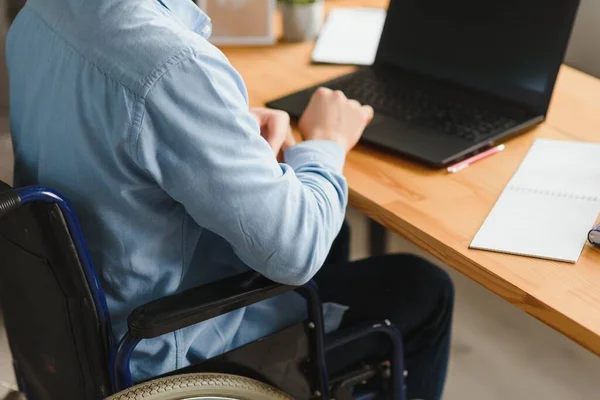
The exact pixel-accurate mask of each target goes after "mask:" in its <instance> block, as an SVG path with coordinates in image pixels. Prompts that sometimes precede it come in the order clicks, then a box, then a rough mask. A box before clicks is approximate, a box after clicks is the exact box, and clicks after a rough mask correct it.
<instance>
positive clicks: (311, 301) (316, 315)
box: [13, 187, 405, 400]
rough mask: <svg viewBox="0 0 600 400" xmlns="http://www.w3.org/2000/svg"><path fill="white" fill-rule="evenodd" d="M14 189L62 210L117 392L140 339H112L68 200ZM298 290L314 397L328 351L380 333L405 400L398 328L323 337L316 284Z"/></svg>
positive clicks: (323, 388)
mask: <svg viewBox="0 0 600 400" xmlns="http://www.w3.org/2000/svg"><path fill="white" fill-rule="evenodd" d="M13 190H14V192H15V193H16V194H17V196H18V197H19V199H20V204H27V203H33V202H43V203H50V204H56V205H58V207H59V208H60V210H61V211H62V214H63V217H64V219H65V221H66V223H67V226H68V228H69V231H70V234H71V237H72V240H73V243H74V245H75V248H76V250H77V253H78V255H79V258H80V263H81V265H82V267H83V270H84V273H85V276H86V279H87V281H88V284H89V286H90V289H91V292H92V297H93V299H94V302H95V304H96V310H97V312H98V319H99V321H100V323H101V324H102V325H103V326H104V327H106V331H107V332H108V333H109V349H108V358H109V359H108V360H107V362H108V368H109V373H110V377H111V383H112V386H113V389H114V390H115V392H118V391H121V390H124V389H127V388H129V387H131V386H133V380H132V377H131V371H130V366H129V364H130V360H131V355H132V353H133V351H134V349H135V347H136V346H137V344H138V343H139V342H140V341H141V339H138V338H134V337H133V336H131V335H130V333H129V332H128V333H126V334H125V336H124V337H123V338H122V339H121V341H120V343H119V345H118V346H116V345H115V340H114V338H112V335H111V332H112V330H111V321H110V314H109V312H108V306H107V303H106V297H105V295H104V290H103V289H102V286H101V284H100V281H99V279H98V274H97V272H96V269H95V267H94V265H93V263H92V260H91V257H90V253H89V250H88V247H87V244H86V241H85V237H84V235H83V232H82V230H81V226H80V224H79V221H78V219H77V215H76V213H75V211H74V210H73V208H72V207H71V206H70V204H69V203H68V202H67V200H65V199H64V198H63V197H62V196H61V195H60V194H59V193H57V192H55V191H53V190H52V189H48V188H44V187H25V188H19V189H13ZM297 291H298V292H299V293H300V294H301V295H303V296H304V297H305V298H306V300H307V302H308V316H309V322H308V326H309V327H310V334H311V335H312V337H311V339H312V343H313V346H312V351H313V354H312V355H311V356H312V357H313V360H315V365H316V367H317V369H318V377H317V379H318V382H317V383H318V386H317V387H318V388H320V389H319V390H318V391H315V393H314V397H315V398H320V399H323V400H329V376H328V373H327V368H326V360H325V355H326V352H327V351H329V350H332V349H335V348H338V347H341V346H343V345H345V344H347V343H350V342H352V341H354V340H357V339H359V338H361V337H364V336H368V335H372V334H383V335H384V336H386V337H387V338H388V339H389V340H390V342H391V344H392V357H391V374H392V376H391V399H392V400H405V388H404V360H403V343H402V337H401V334H400V332H399V331H398V329H396V328H395V327H393V326H392V325H391V324H390V323H389V322H388V321H384V322H383V323H371V324H365V325H363V326H361V327H356V328H352V329H350V330H349V331H338V332H335V333H333V334H330V335H328V336H327V337H326V336H325V334H324V322H323V312H322V307H321V302H320V299H319V292H318V288H317V285H316V284H315V283H314V282H313V281H311V282H309V283H308V284H306V285H304V286H303V287H300V288H298V289H297ZM22 389H23V388H22Z"/></svg>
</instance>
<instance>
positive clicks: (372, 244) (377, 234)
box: [369, 219, 388, 257]
mask: <svg viewBox="0 0 600 400" xmlns="http://www.w3.org/2000/svg"><path fill="white" fill-rule="evenodd" d="M387 239H388V231H387V229H385V228H384V227H383V226H381V225H379V223H378V222H376V221H374V220H372V219H369V252H370V253H371V256H372V257H374V256H381V255H384V254H385V253H386V251H387Z"/></svg>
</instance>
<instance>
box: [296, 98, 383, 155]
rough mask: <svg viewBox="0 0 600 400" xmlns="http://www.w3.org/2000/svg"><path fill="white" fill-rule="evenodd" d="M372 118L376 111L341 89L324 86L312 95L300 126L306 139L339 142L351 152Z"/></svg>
mask: <svg viewBox="0 0 600 400" xmlns="http://www.w3.org/2000/svg"><path fill="white" fill-rule="evenodd" d="M372 119H373V108H372V107H371V106H363V105H361V104H360V103H359V102H358V101H356V100H350V99H348V98H346V96H345V95H344V93H342V92H341V91H339V90H336V91H333V90H331V89H327V88H324V87H321V88H319V89H317V91H316V92H315V94H313V96H312V98H311V99H310V102H309V103H308V106H307V107H306V111H304V114H303V115H302V118H300V121H299V123H298V127H299V128H300V132H301V133H302V136H303V137H304V139H306V140H331V141H334V142H338V143H339V144H341V145H342V147H344V149H345V150H346V152H348V151H350V150H352V148H353V147H354V146H355V145H356V143H357V142H358V140H359V139H360V137H361V136H362V134H363V131H364V129H365V128H366V126H367V125H368V124H369V123H370V122H371V120H372Z"/></svg>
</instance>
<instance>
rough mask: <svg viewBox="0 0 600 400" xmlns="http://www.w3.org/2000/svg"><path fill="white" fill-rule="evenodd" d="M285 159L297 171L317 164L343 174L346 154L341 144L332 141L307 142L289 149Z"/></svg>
mask: <svg viewBox="0 0 600 400" xmlns="http://www.w3.org/2000/svg"><path fill="white" fill-rule="evenodd" d="M284 159H285V162H286V164H288V165H289V166H290V167H292V169H294V170H296V169H297V168H299V167H302V166H304V165H306V164H312V163H314V162H317V163H319V164H321V165H323V166H324V167H325V168H327V169H330V170H333V171H335V172H339V173H342V171H343V170H344V163H345V161H346V152H345V151H344V148H343V147H342V145H341V144H339V143H337V142H333V141H330V140H307V141H304V142H302V143H299V144H297V145H295V146H293V147H290V148H289V149H287V150H286V151H285V153H284Z"/></svg>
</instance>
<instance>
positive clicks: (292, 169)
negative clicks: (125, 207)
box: [133, 50, 348, 285]
mask: <svg viewBox="0 0 600 400" xmlns="http://www.w3.org/2000/svg"><path fill="white" fill-rule="evenodd" d="M265 79H268V78H267V77H265ZM133 144H134V149H135V150H134V151H135V154H134V157H135V159H136V161H137V163H138V165H139V166H140V167H141V168H143V169H144V170H146V171H147V172H148V173H150V175H151V176H152V177H153V179H154V180H155V181H156V182H157V184H158V185H160V187H162V189H163V190H165V191H166V192H167V193H168V194H169V196H170V197H172V198H173V199H174V200H175V201H177V202H179V203H181V204H182V205H183V206H184V207H185V209H186V211H187V212H188V213H189V214H190V215H191V217H192V218H193V219H194V220H195V221H196V223H197V224H199V225H200V226H202V227H203V228H205V229H208V230H210V231H212V232H214V233H216V234H218V235H219V236H221V237H223V238H224V239H225V240H226V241H228V242H229V243H230V244H231V246H232V248H233V250H234V252H235V253H236V255H237V256H238V257H239V258H240V259H241V260H242V261H243V262H244V263H246V264H247V265H248V266H249V267H250V268H252V269H254V270H256V271H258V272H259V273H261V274H263V275H264V276H266V277H268V278H270V279H272V280H274V281H277V282H281V283H284V284H290V285H301V284H304V283H305V282H307V281H308V280H310V279H311V278H312V277H313V276H314V274H315V273H317V271H318V270H319V269H320V268H321V266H322V264H323V262H324V261H325V258H326V256H327V254H328V252H329V249H330V247H331V244H332V243H333V240H334V239H335V237H336V235H337V234H338V232H339V230H340V228H341V224H342V222H343V218H344V214H345V210H346V205H347V199H348V189H347V184H346V181H345V179H344V177H343V174H342V169H343V165H344V157H345V152H344V150H343V149H342V147H341V146H340V145H339V144H337V143H334V142H329V141H307V142H303V143H301V144H299V145H297V146H295V147H293V148H290V149H288V150H287V152H286V154H285V160H286V162H287V164H278V163H277V160H276V159H275V157H274V156H273V153H272V151H271V149H270V147H269V146H268V144H267V142H266V141H265V140H264V139H263V138H262V137H261V136H260V129H259V126H258V123H257V121H256V119H255V118H254V117H253V115H252V114H250V112H249V111H248V101H247V95H246V89H245V86H244V83H243V81H242V79H241V77H240V76H239V74H238V73H237V72H236V71H235V70H234V69H233V68H232V67H231V65H230V64H229V63H228V61H227V60H226V59H225V57H224V56H223V55H222V54H220V53H218V52H217V51H216V50H215V54H196V55H193V56H190V57H188V58H186V59H185V60H184V61H182V62H180V63H179V64H177V65H175V66H173V67H172V68H171V69H169V70H168V71H167V72H166V73H165V74H164V75H163V76H162V77H161V79H160V80H159V81H158V82H157V83H156V84H155V85H154V87H153V88H152V90H151V91H150V92H149V94H148V95H147V96H146V101H145V112H144V116H143V119H142V121H141V123H140V129H139V132H138V133H137V135H136V137H135V139H134V142H133Z"/></svg>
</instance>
